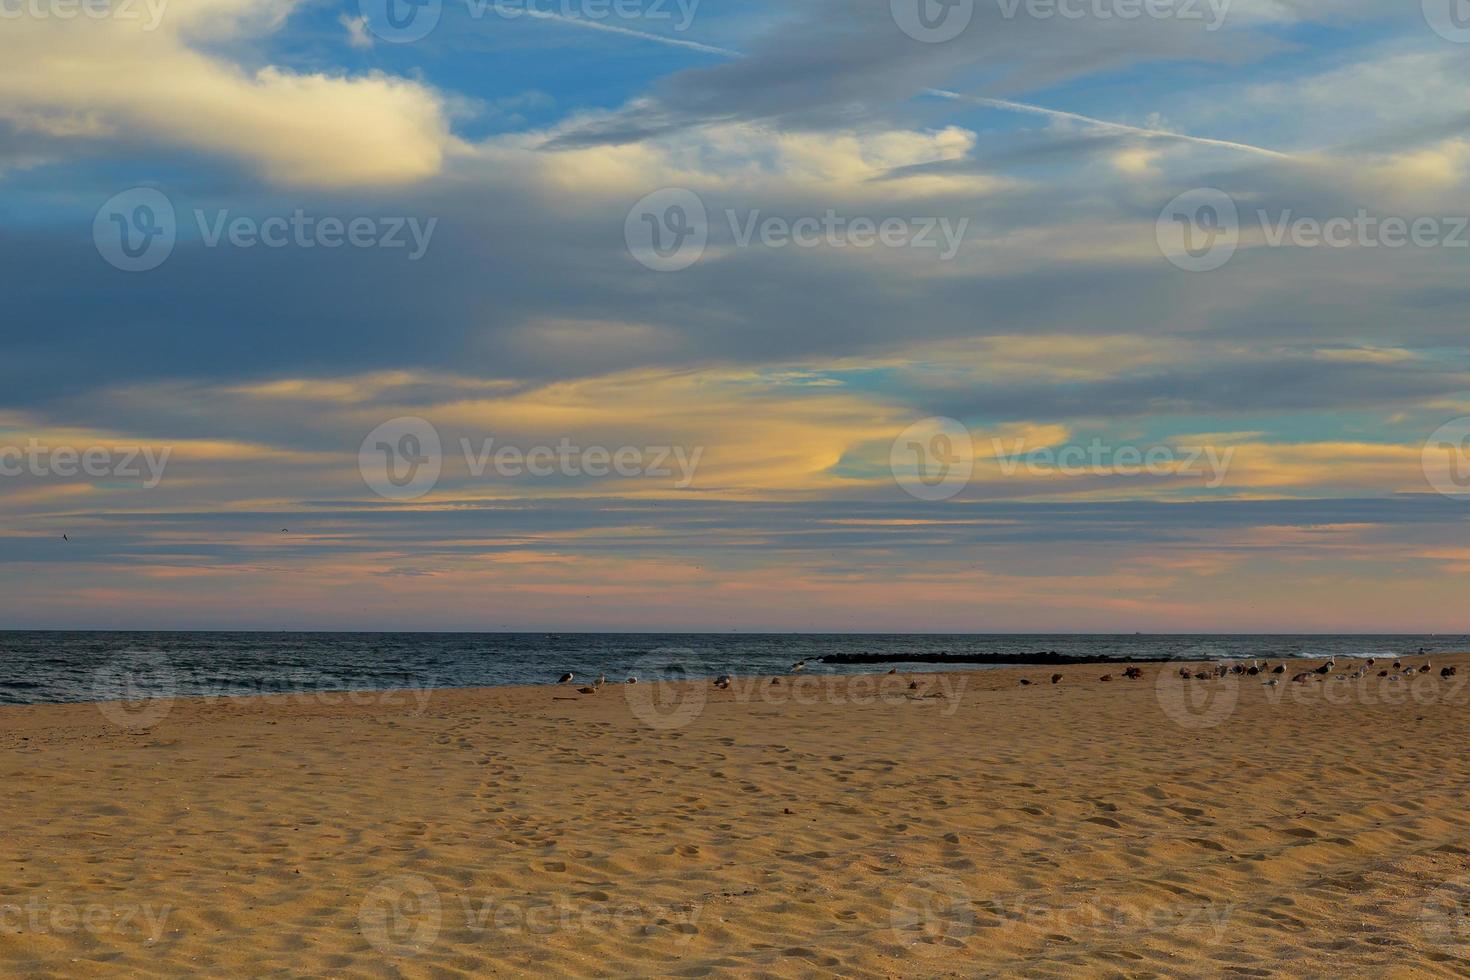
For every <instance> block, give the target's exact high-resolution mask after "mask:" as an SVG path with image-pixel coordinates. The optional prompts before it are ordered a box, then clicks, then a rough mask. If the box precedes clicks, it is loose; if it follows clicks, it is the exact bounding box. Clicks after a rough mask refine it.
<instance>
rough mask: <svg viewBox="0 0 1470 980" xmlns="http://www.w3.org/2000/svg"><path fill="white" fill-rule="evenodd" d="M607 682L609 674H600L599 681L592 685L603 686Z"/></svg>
mask: <svg viewBox="0 0 1470 980" xmlns="http://www.w3.org/2000/svg"><path fill="white" fill-rule="evenodd" d="M606 683H607V675H606V674H598V675H597V683H596V684H594V685H592V686H593V687H602V685H604V684H606Z"/></svg>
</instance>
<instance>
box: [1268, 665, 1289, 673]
mask: <svg viewBox="0 0 1470 980" xmlns="http://www.w3.org/2000/svg"><path fill="white" fill-rule="evenodd" d="M1271 673H1273V674H1284V673H1286V664H1277V665H1276V666H1275V667H1272V668H1271Z"/></svg>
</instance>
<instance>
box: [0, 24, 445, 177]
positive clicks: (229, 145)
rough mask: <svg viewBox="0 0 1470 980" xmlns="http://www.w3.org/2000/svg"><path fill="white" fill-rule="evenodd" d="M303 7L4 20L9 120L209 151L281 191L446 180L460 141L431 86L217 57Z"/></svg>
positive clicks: (0, 86)
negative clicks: (446, 168) (249, 64)
mask: <svg viewBox="0 0 1470 980" xmlns="http://www.w3.org/2000/svg"><path fill="white" fill-rule="evenodd" d="M294 7H295V0H275V2H271V3H266V4H252V3H247V2H246V0H173V2H171V3H169V4H167V5H166V6H164V7H163V8H162V9H161V12H160V14H159V17H158V20H157V23H156V24H154V23H152V22H151V21H147V20H129V19H124V18H120V17H112V18H107V19H102V20H88V19H77V20H66V19H60V18H56V17H49V18H48V17H30V18H21V19H14V20H6V22H5V30H4V31H3V32H0V119H3V120H5V121H7V122H9V123H10V124H11V125H12V126H15V127H17V128H20V129H25V130H31V131H36V132H40V133H44V134H47V135H49V136H52V137H63V136H64V137H71V138H75V139H83V138H85V139H90V140H114V141H121V142H124V143H134V144H148V145H153V146H160V145H161V146H167V147H172V148H176V149H188V150H198V151H203V152H205V153H210V154H215V155H218V156H221V157H224V158H226V159H229V160H232V161H236V162H238V163H240V164H242V165H244V166H245V167H246V168H248V169H250V170H253V171H255V172H256V173H258V174H260V175H261V176H263V177H264V178H266V179H267V180H270V181H272V182H274V183H278V184H283V185H293V186H306V187H332V188H336V187H364V186H385V185H387V186H391V185H398V184H404V183H409V182H414V181H420V180H424V179H426V178H429V177H432V176H434V175H435V174H437V173H439V172H440V170H441V168H442V167H443V165H444V161H445V158H446V156H447V155H448V154H450V153H451V152H453V151H454V149H455V148H456V147H457V146H458V141H457V140H456V139H455V138H454V137H453V136H452V134H451V132H450V128H449V123H448V118H447V111H446V105H445V100H444V99H443V97H441V96H440V95H439V94H438V93H437V92H436V91H434V90H433V89H432V88H430V87H428V86H426V85H424V84H423V83H421V82H417V81H411V80H408V79H404V78H396V77H393V76H390V75H387V74H383V73H380V72H373V73H368V74H364V75H358V76H353V77H348V76H345V75H340V74H326V73H300V72H295V71H291V70H288V69H285V68H281V67H278V66H274V65H263V66H261V67H257V68H249V67H246V66H245V64H243V63H242V62H240V61H235V60H231V59H230V58H229V57H228V56H227V55H226V54H224V53H221V52H222V51H223V50H225V49H228V48H229V46H230V45H232V44H239V43H243V42H247V41H252V40H256V39H259V38H261V37H264V36H267V35H269V34H271V33H273V32H275V31H277V30H279V29H280V28H281V26H282V24H283V23H284V22H285V20H286V18H287V17H288V16H289V14H290V13H291V11H292V10H293V9H294ZM133 9H134V10H137V11H142V10H144V9H145V8H143V7H142V6H139V7H135V8H133ZM140 16H144V17H146V14H140Z"/></svg>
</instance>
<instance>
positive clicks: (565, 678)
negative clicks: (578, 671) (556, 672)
mask: <svg viewBox="0 0 1470 980" xmlns="http://www.w3.org/2000/svg"><path fill="white" fill-rule="evenodd" d="M575 676H576V675H575V674H562V675H561V677H559V678H558V679H557V683H558V684H570V683H571V682H572V678H573V677H575Z"/></svg>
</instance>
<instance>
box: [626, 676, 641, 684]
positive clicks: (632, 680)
mask: <svg viewBox="0 0 1470 980" xmlns="http://www.w3.org/2000/svg"><path fill="white" fill-rule="evenodd" d="M624 683H627V684H637V683H638V678H636V677H629V678H628V679H627V681H625V682H624Z"/></svg>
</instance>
